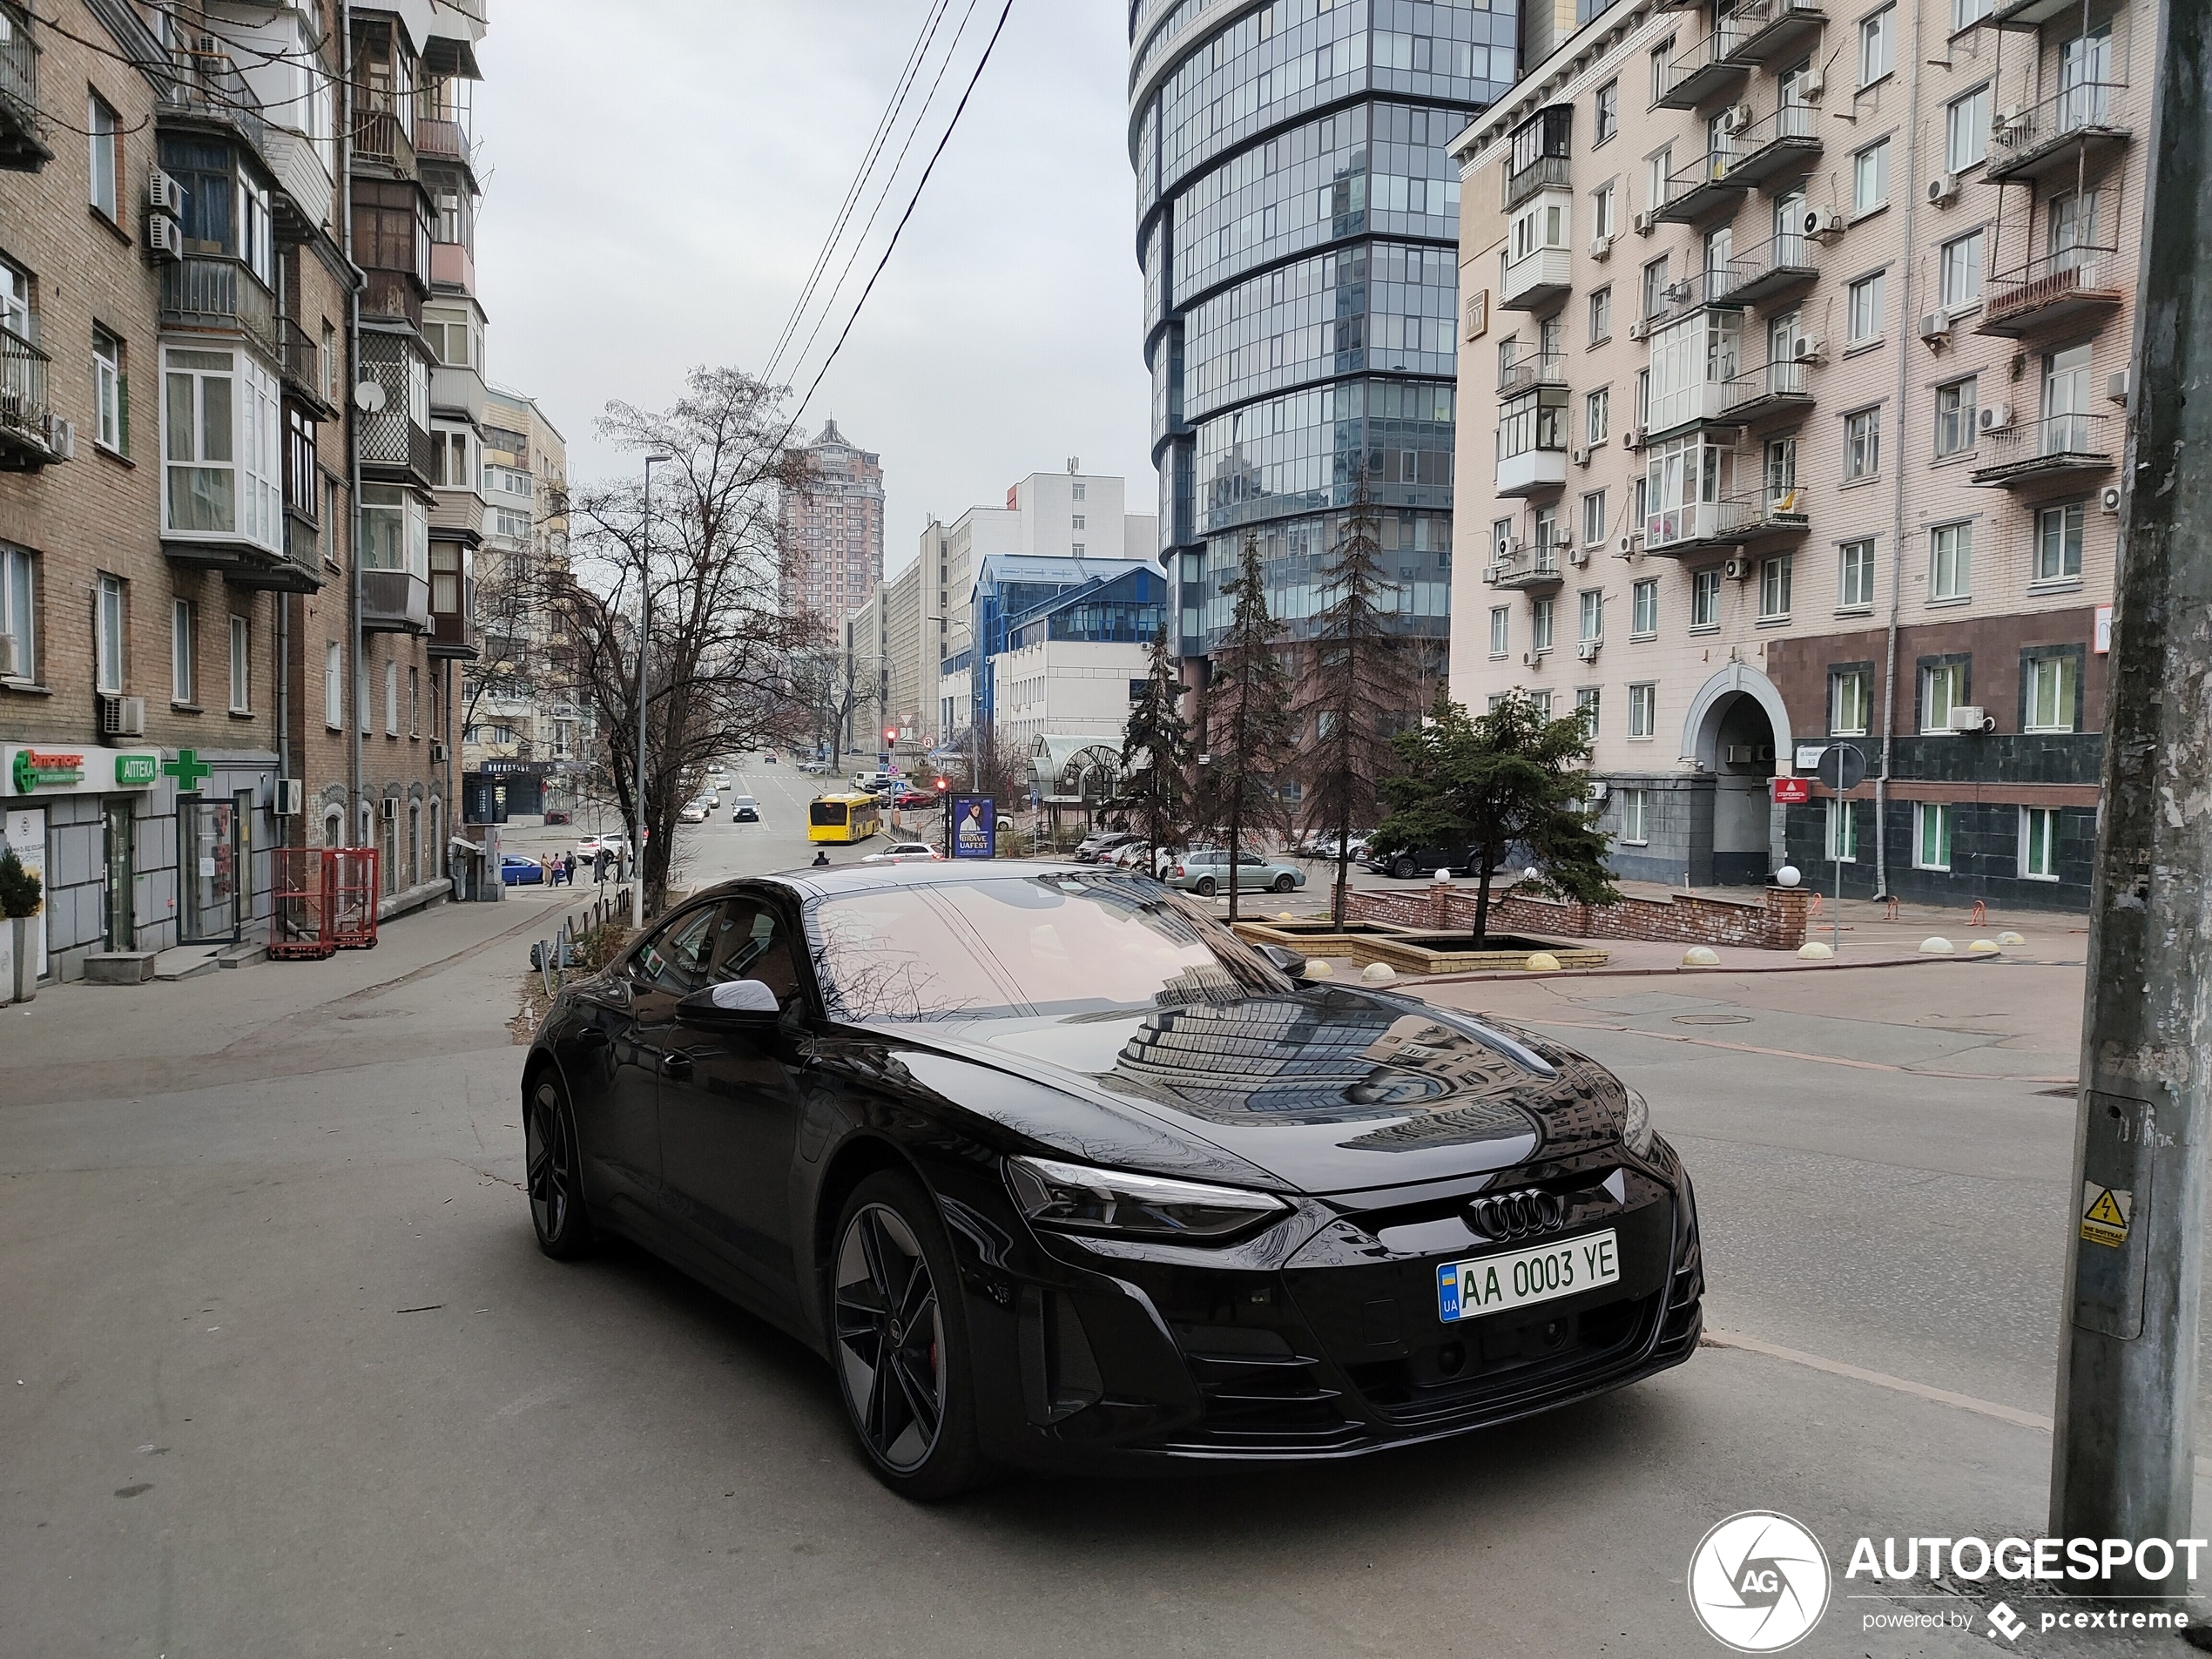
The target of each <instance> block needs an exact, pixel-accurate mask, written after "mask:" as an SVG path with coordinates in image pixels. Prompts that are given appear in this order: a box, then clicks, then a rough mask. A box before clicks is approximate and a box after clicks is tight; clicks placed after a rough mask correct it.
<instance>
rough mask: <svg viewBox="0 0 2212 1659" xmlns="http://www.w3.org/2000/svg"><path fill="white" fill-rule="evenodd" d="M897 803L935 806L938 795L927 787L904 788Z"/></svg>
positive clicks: (901, 804)
mask: <svg viewBox="0 0 2212 1659" xmlns="http://www.w3.org/2000/svg"><path fill="white" fill-rule="evenodd" d="M897 804H898V805H899V806H935V805H936V804H937V797H936V796H935V795H934V794H932V793H931V792H929V791H928V790H927V789H912V788H908V789H902V790H900V792H899V793H898V797H897Z"/></svg>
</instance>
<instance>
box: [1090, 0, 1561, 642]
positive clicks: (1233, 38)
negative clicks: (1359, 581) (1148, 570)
mask: <svg viewBox="0 0 2212 1659" xmlns="http://www.w3.org/2000/svg"><path fill="white" fill-rule="evenodd" d="M1518 34H1519V28H1518V19H1517V17H1516V15H1515V12H1514V9H1513V8H1512V7H1510V6H1507V7H1503V8H1501V9H1500V10H1488V9H1487V8H1484V7H1481V6H1479V5H1476V4H1473V3H1469V0H1439V3H1422V4H1414V3H1411V0H1339V3H1333V4H1332V3H1330V0H1266V3H1260V4H1250V3H1244V4H1238V3H1222V0H1212V3H1207V0H1132V3H1131V4H1130V105H1129V107H1130V129H1129V143H1130V159H1131V161H1132V162H1133V163H1134V165H1135V166H1136V246H1137V257H1138V261H1139V264H1140V265H1141V266H1142V267H1143V273H1144V350H1145V359H1146V361H1147V363H1148V365H1149V366H1150V369H1151V373H1152V386H1153V397H1152V445H1153V461H1154V464H1155V465H1156V466H1157V469H1158V472H1159V489H1160V507H1159V536H1160V544H1159V558H1160V563H1161V564H1162V567H1163V569H1164V570H1166V571H1167V573H1168V576H1169V578H1170V589H1171V590H1173V594H1174V598H1175V609H1176V617H1175V620H1174V624H1173V625H1174V627H1175V629H1176V639H1177V652H1178V655H1180V656H1181V657H1182V658H1184V659H1185V661H1186V664H1189V665H1190V672H1191V678H1193V679H1194V681H1196V682H1197V683H1201V684H1202V683H1203V681H1204V659H1205V658H1206V657H1207V656H1208V653H1209V652H1211V651H1212V649H1213V648H1214V646H1215V644H1216V643H1217V641H1218V639H1219V638H1220V636H1221V633H1222V631H1223V630H1224V627H1225V625H1226V624H1227V621H1228V610H1229V602H1228V600H1227V599H1226V598H1225V597H1224V596H1223V593H1222V586H1223V583H1224V582H1225V581H1226V580H1228V579H1229V578H1230V577H1231V575H1232V574H1233V571H1234V567H1235V564H1236V562H1237V558H1238V549H1239V547H1240V546H1241V544H1242V543H1243V541H1244V536H1245V534H1246V533H1247V531H1255V532H1257V534H1258V538H1259V545H1260V550H1261V553H1262V556H1263V558H1264V561H1265V566H1266V570H1267V574H1268V583H1269V598H1270V602H1271V606H1272V608H1273V610H1274V611H1275V614H1276V615H1277V616H1278V617H1282V618H1283V619H1284V620H1285V622H1286V623H1287V624H1289V630H1290V634H1289V637H1290V638H1291V640H1292V641H1293V642H1295V641H1296V640H1297V639H1298V638H1299V637H1301V635H1302V634H1303V633H1304V632H1305V631H1306V630H1307V629H1308V627H1310V625H1311V619H1312V617H1313V615H1314V613H1315V612H1316V611H1317V610H1319V609H1320V608H1321V604H1322V602H1321V600H1320V599H1319V597H1318V594H1317V588H1318V583H1317V576H1318V570H1319V569H1320V567H1321V564H1322V561H1323V558H1324V557H1325V555H1326V553H1327V550H1328V549H1329V547H1330V546H1331V544H1332V543H1333V542H1334V541H1335V539H1336V537H1337V535H1338V531H1339V525H1340V523H1341V521H1342V516H1343V509H1345V506H1346V504H1347V503H1348V502H1350V501H1351V499H1352V495H1353V492H1354V490H1355V489H1357V488H1358V486H1359V478H1360V476H1361V475H1362V473H1363V472H1364V473H1365V475H1366V480H1367V484H1368V488H1369V490H1370V493H1371V494H1372V498H1373V499H1374V501H1375V502H1377V503H1379V506H1380V507H1381V509H1382V513H1381V519H1382V536H1383V545H1384V548H1385V550H1386V556H1387V558H1388V562H1389V564H1390V568H1391V570H1392V573H1393V577H1395V578H1396V579H1397V580H1398V581H1399V583H1401V584H1402V589H1401V595H1402V597H1401V599H1400V606H1401V616H1402V617H1403V618H1404V626H1405V627H1406V630H1407V631H1408V632H1409V633H1411V634H1413V635H1415V636H1417V637H1427V638H1431V639H1433V640H1435V641H1437V642H1438V643H1439V645H1440V644H1441V642H1442V640H1443V638H1444V637H1445V634H1446V630H1447V622H1446V617H1447V608H1448V601H1449V593H1450V585H1451V570H1450V557H1451V510H1452V464H1453V398H1454V389H1453V372H1454V367H1455V357H1454V354H1455V350H1456V342H1457V327H1456V321H1457V318H1458V316H1459V312H1460V304H1459V286H1458V273H1457V258H1456V252H1455V250H1456V245H1457V242H1458V237H1459V189H1460V185H1459V169H1458V168H1457V167H1456V166H1455V165H1453V163H1452V162H1451V161H1450V159H1449V158H1447V155H1446V153H1445V146H1446V145H1447V144H1448V143H1449V142H1450V140H1451V139H1452V138H1453V137H1454V136H1455V135H1456V134H1457V133H1458V132H1460V131H1461V130H1462V129H1463V128H1464V127H1465V126H1466V125H1467V123H1468V122H1469V121H1470V120H1471V119H1472V118H1474V114H1475V113H1476V111H1479V110H1480V108H1482V107H1483V106H1484V105H1487V104H1488V103H1490V102H1491V101H1492V100H1493V99H1494V98H1496V97H1497V96H1498V95H1499V94H1500V93H1501V92H1502V91H1504V90H1505V89H1506V88H1507V86H1509V85H1511V84H1513V81H1514V77H1515V73H1516V50H1515V46H1516V41H1517V38H1518ZM1192 659H1197V660H1196V661H1195V662H1194V661H1192Z"/></svg>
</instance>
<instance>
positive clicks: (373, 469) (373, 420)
mask: <svg viewBox="0 0 2212 1659" xmlns="http://www.w3.org/2000/svg"><path fill="white" fill-rule="evenodd" d="M354 430H355V431H356V432H357V433H359V434H360V442H361V468H362V470H363V472H364V473H366V474H367V475H368V476H369V477H371V478H372V479H374V480H376V481H378V482H389V483H411V484H416V485H420V486H421V488H423V489H428V488H429V487H430V484H431V481H432V480H433V479H435V477H436V476H437V469H438V452H437V441H436V440H435V438H433V437H432V436H431V435H430V434H429V432H428V431H427V430H426V429H425V428H421V427H419V426H417V425H415V421H413V419H412V418H410V417H409V415H408V412H407V411H406V409H405V408H396V409H395V408H393V407H392V406H391V405H390V404H389V403H387V404H386V405H385V407H384V408H381V409H379V410H376V411H374V413H371V412H370V411H368V410H365V409H364V410H361V411H358V412H357V413H356V414H355V416H354Z"/></svg>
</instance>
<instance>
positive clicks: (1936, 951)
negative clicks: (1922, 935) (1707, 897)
mask: <svg viewBox="0 0 2212 1659" xmlns="http://www.w3.org/2000/svg"><path fill="white" fill-rule="evenodd" d="M1920 954H1922V955H1923V956H1955V955H1957V954H1958V952H1957V950H1956V949H1955V948H1953V947H1952V943H1951V941H1949V940H1948V939H1946V938H1945V937H1944V936H1943V935H1942V934H1932V935H1931V936H1930V937H1928V938H1926V939H1923V940H1922V941H1920Z"/></svg>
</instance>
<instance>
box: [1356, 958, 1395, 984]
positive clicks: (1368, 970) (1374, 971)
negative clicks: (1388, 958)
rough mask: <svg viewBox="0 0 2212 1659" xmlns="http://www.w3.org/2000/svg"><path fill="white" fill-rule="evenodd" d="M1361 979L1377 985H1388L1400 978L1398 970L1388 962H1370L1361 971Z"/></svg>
mask: <svg viewBox="0 0 2212 1659" xmlns="http://www.w3.org/2000/svg"><path fill="white" fill-rule="evenodd" d="M1359 977H1360V978H1361V979H1364V980H1366V981H1370V982H1371V983H1373V984H1376V985H1382V984H1386V983H1387V982H1388V981H1392V980H1394V979H1396V978H1397V977H1398V970H1397V969H1396V968H1393V967H1392V966H1391V965H1390V964H1389V963H1388V962H1369V963H1368V964H1367V965H1366V967H1365V968H1361V969H1360V970H1359Z"/></svg>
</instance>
